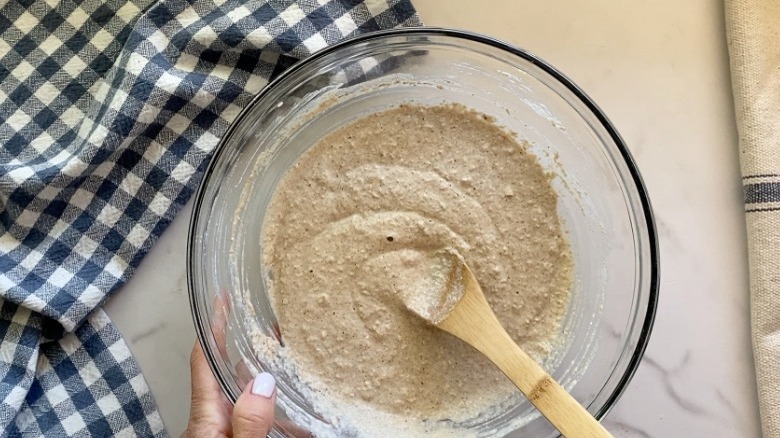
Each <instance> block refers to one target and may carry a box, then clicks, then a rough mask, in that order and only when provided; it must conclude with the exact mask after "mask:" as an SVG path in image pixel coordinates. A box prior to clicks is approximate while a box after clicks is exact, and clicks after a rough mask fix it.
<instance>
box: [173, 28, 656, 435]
mask: <svg viewBox="0 0 780 438" xmlns="http://www.w3.org/2000/svg"><path fill="white" fill-rule="evenodd" d="M409 35H419V36H426V35H427V36H436V37H441V36H444V37H449V38H455V39H462V40H467V41H470V42H477V43H481V44H485V45H487V46H491V47H493V48H497V49H499V50H502V51H505V52H507V53H509V54H511V55H514V56H518V57H520V58H522V59H523V60H525V61H527V62H529V63H531V64H533V65H534V66H535V67H537V68H539V69H541V70H542V71H543V72H545V73H546V74H548V75H550V76H551V77H552V78H553V79H555V80H556V81H558V83H559V84H561V85H563V86H564V87H565V88H566V89H567V90H568V91H569V92H571V93H572V95H573V96H574V97H575V98H577V99H579V101H580V103H582V104H583V105H585V107H586V108H587V109H588V110H589V111H590V112H591V113H592V115H593V116H595V117H596V120H598V122H599V123H600V124H601V126H602V127H603V128H604V129H605V130H606V132H607V134H608V135H609V137H610V138H611V139H612V141H613V142H614V143H615V145H616V147H617V149H618V151H619V152H620V156H621V157H622V159H623V164H625V166H626V167H627V169H628V172H629V174H630V176H631V179H632V181H633V183H634V187H635V189H636V195H637V197H638V198H639V201H640V205H641V207H642V213H643V215H641V216H639V217H642V218H643V219H644V224H645V227H646V231H647V239H648V246H649V253H650V260H649V275H650V285H649V288H648V289H649V290H648V298H647V299H648V301H647V308H646V314H645V318H644V321H643V322H642V325H641V329H640V331H639V337H638V339H637V345H636V347H635V349H634V352H633V353H632V355H631V358H630V359H629V361H628V364H627V366H626V370H625V371H624V372H623V376H622V377H621V378H620V380H618V382H617V384H616V386H615V389H614V390H613V391H612V393H611V394H610V395H609V396H608V397H607V398H606V400H605V402H604V405H603V406H602V407H601V408H600V409H599V410H598V411H597V412H596V413H595V414H594V416H595V417H596V419H599V420H600V419H602V418H603V417H604V416H605V415H606V414H607V413H609V411H610V410H611V409H612V408H613V407H614V405H615V404H616V402H617V401H618V399H619V398H620V397H621V395H622V394H623V392H624V391H625V389H626V388H627V386H628V384H629V383H630V381H631V379H632V378H633V376H634V374H635V373H636V371H637V368H638V367H639V364H640V362H641V361H642V358H643V356H644V353H645V350H646V349H647V344H648V342H649V340H650V335H651V333H652V329H653V325H654V322H655V317H656V312H657V307H658V295H659V286H660V259H659V247H658V235H657V230H656V225H655V219H654V214H653V208H652V206H651V204H650V198H649V195H648V192H647V188H646V187H645V183H644V180H643V179H642V176H641V175H640V173H639V169H638V167H637V165H636V162H635V161H634V158H633V156H632V155H631V153H630V152H629V150H628V147H627V146H626V143H625V141H624V140H623V138H622V137H621V136H620V134H619V133H618V132H617V129H616V128H615V127H614V126H613V124H612V122H611V121H610V120H609V119H608V118H607V116H606V115H605V114H604V112H603V111H602V110H601V108H600V107H599V106H598V105H596V103H595V102H594V101H593V99H591V98H590V97H589V96H588V95H587V94H586V93H585V92H584V91H583V90H582V89H581V88H580V87H579V86H578V85H576V84H575V83H574V82H573V81H572V80H571V79H569V78H568V77H567V76H566V75H564V74H563V73H561V72H560V71H559V70H557V69H556V68H555V67H553V66H552V65H550V64H548V63H547V62H546V61H544V60H542V59H541V58H539V57H538V56H536V55H534V54H532V53H531V52H529V51H527V50H525V49H522V48H520V47H518V46H515V45H513V44H511V43H508V42H506V41H503V40H501V39H498V38H495V37H491V36H487V35H484V34H480V33H477V32H472V31H466V30H460V29H453V28H445V27H431V26H419V27H403V28H396V29H387V30H380V31H373V32H368V33H365V34H361V35H357V36H354V37H350V38H347V39H344V40H342V41H340V42H338V43H336V44H333V45H331V46H328V47H326V48H323V49H321V50H319V51H317V52H315V53H314V54H312V55H310V56H308V57H306V58H304V59H302V60H300V61H298V62H297V63H295V64H294V65H292V66H291V67H290V68H288V69H286V70H285V71H283V72H282V73H280V74H279V75H278V76H277V77H276V78H274V79H272V80H271V81H269V82H268V84H266V85H265V87H263V89H262V90H261V91H260V92H258V93H257V94H256V95H255V96H254V97H253V98H252V99H251V100H250V101H249V102H248V103H247V105H246V106H245V107H244V108H243V109H241V111H240V112H239V113H238V115H237V116H236V118H235V119H234V120H233V122H232V123H231V124H230V126H229V127H228V129H227V130H226V131H225V133H224V134H223V136H222V137H221V138H220V140H219V142H218V143H217V145H216V146H215V147H214V150H213V152H212V157H211V159H210V160H209V163H208V165H207V167H206V169H205V170H204V173H203V177H202V179H201V181H200V183H199V185H198V189H197V191H196V193H195V197H194V204H193V209H192V213H191V216H190V224H189V230H188V233H187V287H188V296H189V303H190V310H191V312H192V317H193V323H194V325H195V332H196V335H197V338H198V343H199V344H200V346H201V348H202V350H203V352H204V354H205V355H206V358H207V362H208V364H209V367H210V368H211V371H212V373H213V374H214V376H215V378H216V379H217V381H218V382H219V385H220V387H221V388H222V391H223V392H224V393H225V394H226V395H227V397H228V399H229V400H230V401H231V402H232V403H235V401H236V399H237V398H238V394H237V393H234V391H233V388H232V387H231V386H230V385H229V384H228V382H227V381H226V379H225V377H224V376H223V375H222V374H221V373H220V371H219V369H218V368H217V366H216V361H217V357H216V356H215V354H214V352H213V351H212V350H211V348H209V345H208V342H206V339H205V336H206V333H207V331H206V329H207V327H204V324H203V318H201V316H203V315H202V314H201V312H202V310H203V309H201V308H200V307H199V305H198V303H197V297H196V296H195V290H196V287H195V282H194V274H195V273H196V271H195V270H196V268H197V264H196V263H195V260H194V257H193V249H194V248H193V244H194V242H195V240H196V239H195V238H196V231H197V228H198V225H199V215H198V213H199V212H200V209H201V206H202V204H203V200H204V196H205V192H206V187H207V185H208V184H207V183H208V182H209V180H210V176H211V175H212V173H213V172H214V169H215V167H216V163H218V162H219V157H220V155H222V154H223V153H224V151H225V149H226V145H227V143H228V140H229V139H230V138H231V137H232V135H233V133H234V131H235V130H236V129H237V127H238V126H240V125H241V124H242V122H243V121H244V119H245V118H246V117H247V115H248V114H249V112H251V110H252V108H254V107H255V105H257V104H258V102H259V101H261V100H262V99H264V98H265V96H266V95H267V94H268V93H269V91H270V90H272V89H274V88H276V87H277V86H278V84H279V83H281V82H283V81H285V80H286V79H287V77H289V76H291V75H293V74H294V73H296V72H298V71H300V70H301V69H304V68H306V67H308V65H309V64H311V63H312V62H315V61H316V60H319V59H321V58H323V57H325V56H328V55H330V54H331V53H333V52H337V51H339V50H341V49H343V48H346V47H350V46H353V45H356V44H360V43H364V42H368V41H372V40H376V39H383V38H391V37H394V36H409Z"/></svg>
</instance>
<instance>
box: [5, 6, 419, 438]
mask: <svg viewBox="0 0 780 438" xmlns="http://www.w3.org/2000/svg"><path fill="white" fill-rule="evenodd" d="M417 24H419V22H418V19H417V15H416V13H415V11H414V9H413V7H412V6H411V4H410V3H409V1H408V0H365V1H357V0H305V1H281V0H269V1H254V0H212V1H207V0H190V1H183V0H158V1H147V0H133V1H126V0H125V1H123V0H108V1H103V0H82V1H78V0H24V1H22V0H18V1H17V0H15V1H10V2H0V144H2V148H1V149H0V338H1V339H2V343H1V344H0V400H1V401H0V430H2V431H3V435H4V436H26V435H36V436H37V435H41V434H46V435H73V436H110V435H142V436H158V435H159V436H164V435H165V430H164V427H163V424H162V421H161V419H160V417H159V414H158V412H157V409H156V406H155V403H154V400H153V398H152V396H151V394H150V392H149V389H148V387H147V385H146V383H145V381H144V379H143V377H142V375H141V373H140V370H139V368H138V366H137V364H136V362H135V361H134V359H133V358H132V356H131V354H130V352H129V350H128V348H127V345H126V344H125V343H124V342H123V341H122V338H121V336H120V334H119V333H118V332H117V330H116V329H115V328H114V327H113V326H112V324H111V322H110V321H109V320H108V318H107V316H106V315H105V313H103V312H102V310H100V309H99V308H98V306H99V305H100V304H101V303H102V302H103V301H104V300H105V298H106V297H107V296H108V295H109V294H111V293H112V292H113V291H115V290H116V289H117V288H118V287H119V286H120V285H121V284H123V283H124V282H125V281H127V279H128V278H129V276H130V275H131V273H132V272H133V269H134V268H135V267H137V266H138V264H139V262H140V261H141V259H142V258H143V256H144V254H146V253H147V251H148V250H149V248H150V247H151V245H152V244H153V243H154V242H155V240H156V239H157V238H158V237H159V236H160V234H161V233H162V232H163V230H164V229H165V228H166V226H167V225H168V224H169V223H170V221H171V220H172V219H173V217H174V216H175V215H176V213H177V212H178V211H179V210H180V209H181V207H182V206H183V205H184V203H185V202H186V201H187V199H188V198H189V196H190V195H191V194H192V193H193V191H194V190H195V188H196V186H197V184H198V182H199V180H200V177H201V174H202V170H203V169H204V167H205V165H206V163H207V161H208V159H209V157H210V153H211V151H212V149H213V148H214V146H215V145H216V144H217V142H218V140H219V138H220V136H221V135H222V134H223V133H224V132H225V130H226V128H227V127H228V125H229V124H230V122H231V121H232V120H233V119H234V118H235V116H236V114H237V113H238V111H239V110H241V108H242V107H244V106H245V105H246V104H247V103H248V102H249V100H250V99H251V98H252V97H253V95H255V94H256V93H257V92H258V91H260V89H262V88H263V86H265V85H266V84H267V82H268V80H269V79H270V78H272V77H273V76H274V75H275V74H277V73H279V72H281V71H282V70H284V69H285V68H286V67H288V66H290V65H291V64H293V63H294V62H296V60H298V59H301V58H303V57H305V56H307V55H309V54H311V53H312V52H314V51H317V50H319V49H321V48H323V47H325V46H327V45H329V44H331V43H334V42H336V41H338V40H341V39H343V38H345V37H348V36H351V35H354V34H357V33H361V32H367V31H372V30H378V29H383V28H391V27H396V26H407V25H417ZM182 256H183V255H182ZM142 317H143V315H139V318H142Z"/></svg>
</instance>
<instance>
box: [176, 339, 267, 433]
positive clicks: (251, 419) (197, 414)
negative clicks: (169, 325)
mask: <svg viewBox="0 0 780 438" xmlns="http://www.w3.org/2000/svg"><path fill="white" fill-rule="evenodd" d="M190 369H191V372H192V404H191V407H190V420H189V424H188V425H187V430H186V431H185V432H184V434H183V435H182V438H200V437H204V438H205V437H224V438H230V437H233V438H248V437H252V438H257V437H264V436H266V435H267V434H268V432H269V431H270V430H271V426H272V425H273V423H274V406H275V405H276V381H275V380H274V378H273V376H271V375H270V374H268V373H260V374H258V375H257V376H256V377H255V378H254V379H253V380H252V381H250V382H249V383H248V384H247V385H246V387H245V388H244V391H243V392H242V393H241V395H240V396H239V397H238V400H237V401H236V404H235V406H233V404H232V403H230V400H228V399H227V397H225V394H224V393H223V392H222V389H221V388H220V386H219V382H217V380H216V379H215V378H214V374H212V372H211V368H209V365H208V363H207V361H206V356H205V355H204V354H203V350H202V349H201V347H200V344H199V343H197V342H196V343H195V347H194V348H193V349H192V355H191V356H190Z"/></svg>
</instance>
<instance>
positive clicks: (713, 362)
mask: <svg viewBox="0 0 780 438" xmlns="http://www.w3.org/2000/svg"><path fill="white" fill-rule="evenodd" d="M415 4H416V5H417V7H418V9H419V11H420V15H421V17H422V19H423V20H424V21H425V22H426V24H429V25H439V26H451V27H459V28H464V29H470V30H475V31H479V32H483V33H487V34H491V35H494V36H497V37H500V38H503V39H506V40H509V41H511V42H513V43H515V44H517V45H519V46H521V47H524V48H526V49H528V50H530V51H532V52H533V53H535V54H537V55H539V56H541V57H542V58H544V59H546V60H547V61H549V62H551V63H552V64H553V65H555V66H556V67H558V68H559V69H560V70H562V71H563V72H565V73H566V74H567V75H569V76H570V77H571V78H572V79H573V80H574V81H575V82H577V83H578V84H579V85H580V86H581V87H582V88H583V89H584V90H585V91H586V92H587V93H589V94H590V95H591V97H593V98H594V99H595V100H596V102H598V103H599V104H600V105H601V107H602V108H603V109H604V110H605V112H606V113H607V115H608V116H609V117H610V118H611V119H612V121H613V122H614V123H615V125H616V126H617V128H618V130H619V131H620V132H621V133H622V135H623V136H624V138H625V140H626V142H627V143H628V145H629V147H630V149H631V151H632V152H633V154H634V156H635V158H636V160H637V162H638V164H639V168H640V170H641V171H642V173H643V175H644V178H645V181H646V183H647V186H648V189H649V192H650V196H651V199H652V202H653V206H654V207H655V212H656V219H657V221H658V229H659V232H660V237H661V265H662V269H661V272H662V281H661V299H660V304H659V308H658V317H657V319H656V324H655V329H654V332H653V336H652V338H651V341H650V345H649V347H648V350H647V354H646V356H645V359H644V361H643V362H642V364H641V365H640V367H639V370H638V372H637V374H636V376H635V378H634V380H633V381H632V383H631V385H630V386H629V388H628V390H627V391H626V392H625V394H624V395H623V397H622V399H621V400H620V401H619V402H618V404H617V406H616V407H615V409H614V410H613V411H612V412H611V413H610V414H609V415H608V417H607V419H606V425H607V427H608V428H610V429H611V430H612V431H613V433H614V434H615V435H616V436H619V437H623V436H625V437H715V438H716V437H748V438H751V437H758V436H760V427H759V420H758V412H757V401H756V396H755V381H754V377H753V362H752V354H751V349H750V338H749V314H748V311H749V307H748V304H749V300H748V283H747V266H746V246H745V245H746V244H745V232H744V218H743V214H742V204H741V184H740V178H739V168H738V161H737V160H738V154H737V147H736V128H735V124H734V119H733V110H732V100H731V87H730V78H729V71H728V54H727V48H726V40H725V34H724V24H723V10H722V4H721V2H720V1H719V0H685V1H677V0H655V1H652V2H649V1H642V0H630V1H627V0H623V1H614V0H589V1H586V2H582V1H580V0H549V1H545V2H538V1H531V0H522V1H512V0H503V1H497V0H494V1H491V2H485V1H480V2H472V1H469V0H458V1H452V0H450V1H447V2H437V1H435V0H416V2H415ZM189 212H190V209H189V208H187V209H186V210H185V211H184V212H183V213H182V214H181V215H180V216H179V217H178V218H177V219H176V220H175V221H174V223H173V224H172V225H171V227H170V228H169V230H168V231H167V232H166V233H165V235H164V236H163V237H162V239H161V240H160V241H159V242H158V244H157V245H156V246H155V248H154V249H153V251H152V252H151V254H149V256H148V257H147V258H146V259H145V260H144V261H143V263H142V265H141V267H140V269H139V270H138V272H137V273H136V275H135V276H134V277H133V279H132V280H131V281H130V283H129V284H128V285H126V286H125V287H124V290H121V291H120V292H119V293H118V295H117V296H115V297H114V298H113V299H112V300H111V301H110V302H109V303H108V305H107V309H108V313H109V314H110V315H111V317H112V318H113V319H114V321H115V322H116V323H117V325H118V326H119V328H120V330H121V331H122V333H123V334H124V335H125V337H126V339H127V340H128V342H129V344H130V346H131V348H132V350H133V352H134V353H135V355H136V357H137V358H138V360H139V362H140V364H141V367H142V368H143V371H144V374H145V376H146V378H147V380H148V381H149V385H150V386H151V389H152V392H153V393H154V395H155V397H156V399H157V401H158V403H159V406H160V412H161V414H162V417H163V419H164V421H165V423H166V425H167V427H168V430H169V432H170V433H171V434H172V435H174V436H178V434H180V433H181V432H182V430H183V429H184V427H185V425H186V419H187V415H188V410H189V404H188V400H189V369H188V360H187V359H188V355H189V351H190V349H191V347H192V345H193V342H194V339H195V334H194V329H193V325H192V322H191V318H190V310H189V304H188V301H187V290H186V288H187V286H186V281H185V248H186V242H185V238H186V228H187V222H188V220H189Z"/></svg>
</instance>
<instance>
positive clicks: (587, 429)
mask: <svg viewBox="0 0 780 438" xmlns="http://www.w3.org/2000/svg"><path fill="white" fill-rule="evenodd" d="M501 333H502V334H503V335H504V336H501V342H497V343H496V344H501V352H500V353H499V354H492V356H493V357H491V359H492V360H493V361H494V362H495V364H496V365H497V366H498V367H499V368H500V369H501V371H503V372H504V374H506V376H507V377H509V379H510V380H512V382H513V383H514V384H515V385H517V387H518V388H519V389H520V390H521V391H522V392H523V394H525V395H526V397H528V400H529V401H530V402H531V403H533V405H534V406H536V408H537V409H539V412H541V413H542V415H544V416H545V417H547V419H548V420H549V421H550V423H552V424H553V426H555V427H556V428H557V429H558V430H559V431H560V432H561V434H562V435H563V436H565V437H566V438H580V437H583V438H591V437H592V438H606V437H612V435H611V434H610V433H609V432H608V431H607V429H605V428H604V426H602V425H601V423H599V422H598V421H597V420H596V419H595V418H593V416H592V415H590V413H589V412H588V411H587V410H586V409H585V408H584V407H582V405H581V404H579V402H577V400H575V399H574V397H572V396H571V394H569V393H568V392H566V390H565V389H563V387H562V386H561V385H560V384H558V382H556V381H555V379H553V378H552V376H550V375H549V374H547V372H545V371H544V369H542V367H540V366H539V365H538V364H537V363H536V362H535V361H534V360H533V359H531V358H530V357H529V356H528V355H527V354H526V353H525V352H524V351H523V350H522V349H520V347H518V346H517V344H515V342H514V341H513V340H512V338H510V337H509V335H508V334H506V332H505V331H504V330H503V329H501Z"/></svg>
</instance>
